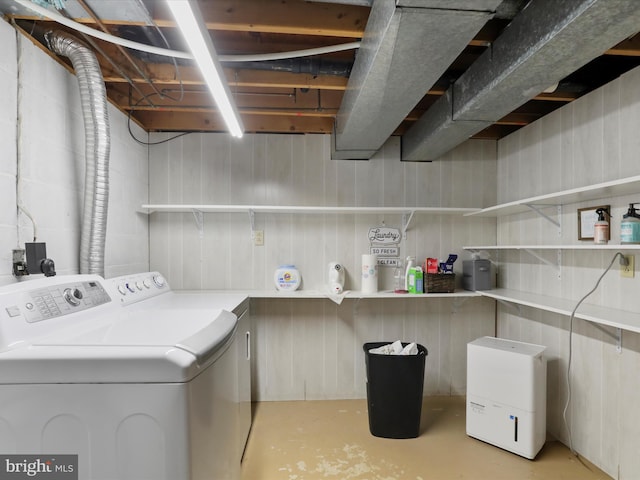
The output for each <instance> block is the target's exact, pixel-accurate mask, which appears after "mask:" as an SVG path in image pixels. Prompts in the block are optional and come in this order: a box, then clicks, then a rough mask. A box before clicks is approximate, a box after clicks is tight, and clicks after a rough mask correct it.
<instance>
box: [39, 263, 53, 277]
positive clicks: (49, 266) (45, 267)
mask: <svg viewBox="0 0 640 480" xmlns="http://www.w3.org/2000/svg"><path fill="white" fill-rule="evenodd" d="M40 271H41V272H42V273H44V276H45V277H53V276H55V274H56V264H55V263H54V261H53V260H51V259H50V258H43V259H42V261H41V262H40Z"/></svg>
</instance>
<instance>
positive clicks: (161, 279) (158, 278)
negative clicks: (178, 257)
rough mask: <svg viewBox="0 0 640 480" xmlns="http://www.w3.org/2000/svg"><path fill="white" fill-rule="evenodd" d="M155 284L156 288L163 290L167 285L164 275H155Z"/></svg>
mask: <svg viewBox="0 0 640 480" xmlns="http://www.w3.org/2000/svg"><path fill="white" fill-rule="evenodd" d="M153 283H155V284H156V287H158V288H162V287H164V286H165V285H166V284H167V281H166V280H165V279H164V277H163V276H162V275H154V276H153Z"/></svg>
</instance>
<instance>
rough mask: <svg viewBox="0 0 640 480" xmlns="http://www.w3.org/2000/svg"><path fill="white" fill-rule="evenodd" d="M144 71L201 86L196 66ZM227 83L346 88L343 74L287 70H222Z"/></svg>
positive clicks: (110, 78)
mask: <svg viewBox="0 0 640 480" xmlns="http://www.w3.org/2000/svg"><path fill="white" fill-rule="evenodd" d="M147 71H148V72H149V76H150V77H151V79H152V80H153V82H154V83H156V84H158V85H163V86H164V85H179V84H180V82H182V84H183V85H204V81H203V80H202V76H201V75H200V72H199V70H198V69H197V68H194V67H184V66H180V67H179V71H178V72H177V73H176V70H175V68H174V66H173V65H172V64H167V63H163V64H157V63H156V64H147ZM224 72H225V76H226V78H227V83H228V84H229V85H230V86H233V87H265V88H309V89H319V90H336V91H344V90H346V88H347V81H348V79H347V78H346V77H337V76H333V75H318V76H314V75H311V74H307V73H289V72H277V71H265V70H239V69H233V68H225V69H224ZM132 79H133V81H134V82H135V83H145V82H144V79H142V78H140V77H135V76H134V77H133V78H132ZM104 80H105V82H107V83H126V81H125V79H123V78H122V77H120V76H119V75H116V74H114V73H112V74H111V75H106V76H105V77H104Z"/></svg>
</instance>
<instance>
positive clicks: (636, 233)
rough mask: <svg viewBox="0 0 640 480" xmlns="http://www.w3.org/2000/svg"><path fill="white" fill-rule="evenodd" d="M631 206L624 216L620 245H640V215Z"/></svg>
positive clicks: (631, 205)
mask: <svg viewBox="0 0 640 480" xmlns="http://www.w3.org/2000/svg"><path fill="white" fill-rule="evenodd" d="M634 205H635V204H634V203H630V204H629V210H627V213H625V214H624V215H623V216H622V222H621V223H620V243H640V214H638V211H637V210H636V209H635V207H634Z"/></svg>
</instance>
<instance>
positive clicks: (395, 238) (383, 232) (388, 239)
mask: <svg viewBox="0 0 640 480" xmlns="http://www.w3.org/2000/svg"><path fill="white" fill-rule="evenodd" d="M401 238H402V237H401V234H400V229H399V228H390V227H372V228H370V229H369V243H371V245H397V244H399V243H400V239H401Z"/></svg>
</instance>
